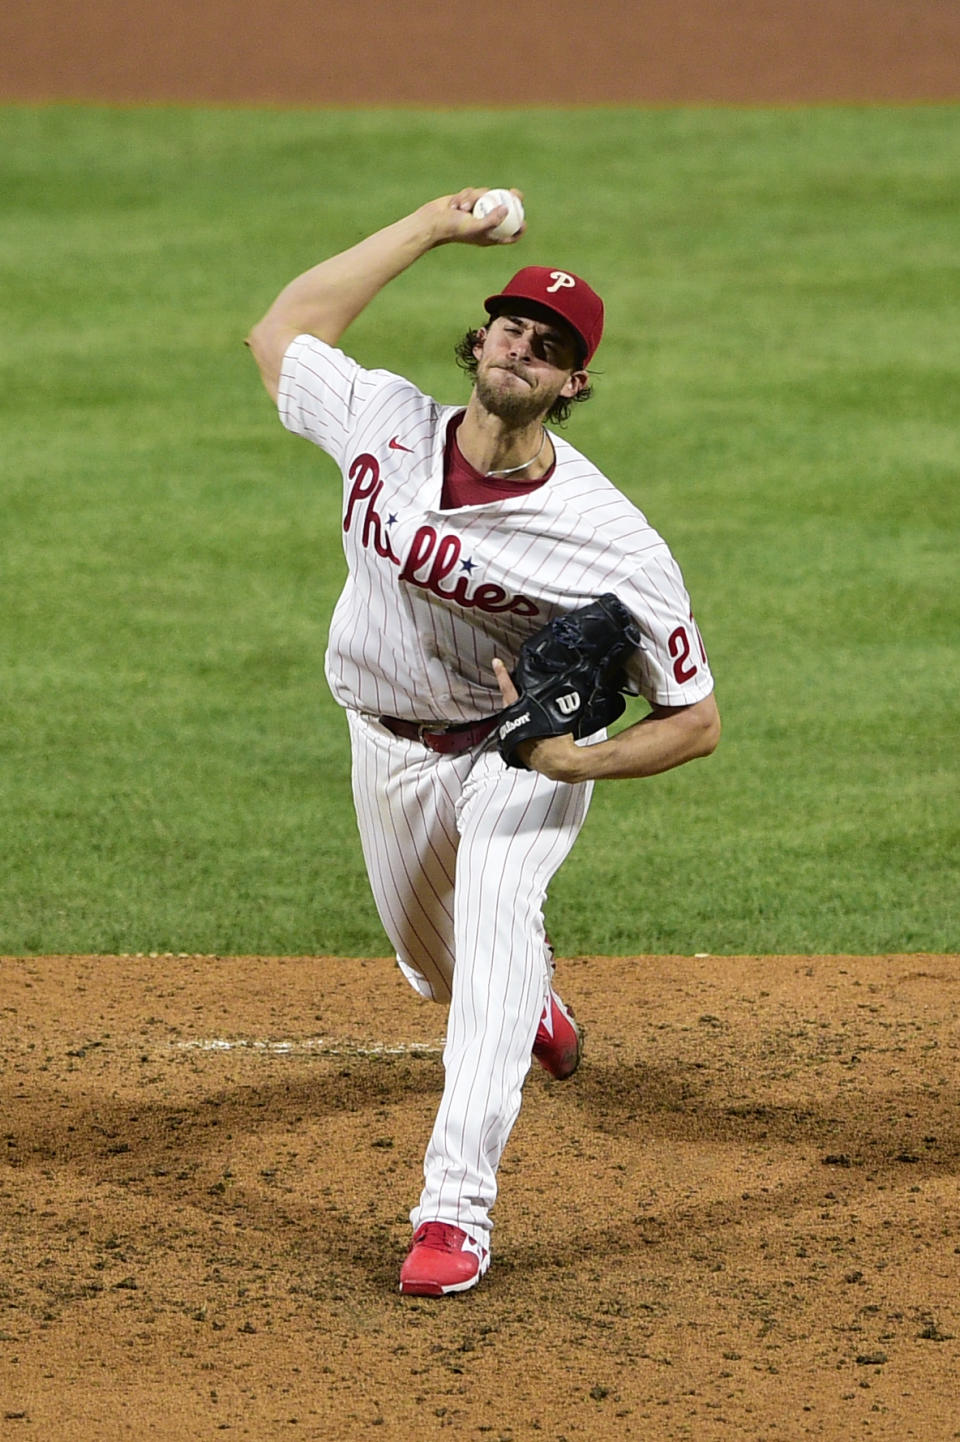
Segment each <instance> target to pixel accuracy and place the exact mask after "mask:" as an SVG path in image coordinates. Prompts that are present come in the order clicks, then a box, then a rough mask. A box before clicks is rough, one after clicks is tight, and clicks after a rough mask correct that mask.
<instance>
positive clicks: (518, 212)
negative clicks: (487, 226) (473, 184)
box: [473, 190, 523, 240]
mask: <svg viewBox="0 0 960 1442" xmlns="http://www.w3.org/2000/svg"><path fill="white" fill-rule="evenodd" d="M498 205H505V206H507V207H508V209H507V213H506V215H505V216H504V218H503V220H501V222H500V224H499V225H495V226H494V228H493V230H491V231H490V237H491V239H493V240H509V239H510V237H511V235H516V233H517V231H518V230H519V229H520V227H521V225H522V224H523V206H522V205H521V204H520V201H519V199H518V198H517V196H515V195H514V193H513V191H512V190H487V191H485V192H484V193H483V195H481V197H480V199H479V200H478V201H477V203H476V205H475V206H474V207H473V213H474V215H475V216H476V217H477V219H478V220H482V219H483V217H484V216H485V215H489V214H490V212H491V210H496V208H497V206H498Z"/></svg>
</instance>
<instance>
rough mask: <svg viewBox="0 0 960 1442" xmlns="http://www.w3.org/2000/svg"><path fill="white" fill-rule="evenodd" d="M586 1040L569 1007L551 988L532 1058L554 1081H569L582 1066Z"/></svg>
mask: <svg viewBox="0 0 960 1442" xmlns="http://www.w3.org/2000/svg"><path fill="white" fill-rule="evenodd" d="M582 1051H583V1036H582V1034H581V1032H580V1028H579V1027H578V1026H577V1023H576V1022H575V1021H574V1019H573V1013H572V1012H571V1011H570V1009H569V1007H566V1006H564V1004H563V1002H562V1001H561V1000H560V998H559V997H558V996H557V994H556V992H555V991H554V990H553V988H552V987H551V989H550V992H549V995H548V996H547V1001H546V1005H545V1006H544V1008H543V1016H542V1017H541V1018H540V1025H539V1026H538V1027H537V1035H536V1037H535V1038H534V1042H533V1054H534V1056H535V1057H536V1059H537V1061H538V1062H539V1063H540V1065H541V1066H542V1067H544V1068H545V1070H546V1071H548V1072H549V1073H550V1075H551V1076H552V1077H553V1079H554V1081H566V1079H567V1077H571V1076H573V1074H574V1072H575V1071H576V1069H577V1067H578V1066H579V1065H580V1055H581V1052H582Z"/></svg>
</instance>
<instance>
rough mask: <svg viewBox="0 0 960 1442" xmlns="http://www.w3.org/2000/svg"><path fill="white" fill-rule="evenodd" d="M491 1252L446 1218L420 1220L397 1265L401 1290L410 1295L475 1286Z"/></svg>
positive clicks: (439, 1293)
mask: <svg viewBox="0 0 960 1442" xmlns="http://www.w3.org/2000/svg"><path fill="white" fill-rule="evenodd" d="M489 1265H490V1253H489V1252H488V1251H487V1249H486V1247H481V1245H480V1243H479V1242H475V1241H474V1240H473V1238H472V1237H468V1236H467V1234H466V1232H464V1231H461V1229H460V1228H459V1227H454V1226H452V1225H451V1224H450V1223H449V1222H423V1223H421V1225H420V1226H419V1227H418V1228H417V1230H416V1231H415V1232H414V1234H413V1241H412V1242H411V1243H410V1250H409V1252H408V1253H407V1259H406V1261H405V1262H404V1264H403V1266H402V1267H401V1268H400V1290H401V1292H404V1293H406V1295H407V1296H410V1297H444V1296H446V1294H447V1293H448V1292H466V1291H467V1290H468V1289H469V1288H470V1287H475V1286H476V1285H477V1283H478V1282H479V1280H480V1278H481V1277H482V1276H483V1274H484V1272H485V1271H486V1270H487V1268H488V1267H489Z"/></svg>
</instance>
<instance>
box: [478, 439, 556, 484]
mask: <svg viewBox="0 0 960 1442" xmlns="http://www.w3.org/2000/svg"><path fill="white" fill-rule="evenodd" d="M546 444H547V433H546V431H544V433H543V440H542V441H541V442H540V449H539V450H538V451H537V454H536V455H535V456H531V457H530V459H529V461H524V463H523V465H522V466H510V467H509V469H508V470H505V471H487V475H488V476H515V475H516V474H517V472H518V471H526V470H529V468H530V467H531V466H532V465H535V464H536V463H537V461H539V459H540V457H541V456H542V455H543V452H544V449H545V447H546Z"/></svg>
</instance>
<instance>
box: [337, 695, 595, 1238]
mask: <svg viewBox="0 0 960 1442" xmlns="http://www.w3.org/2000/svg"><path fill="white" fill-rule="evenodd" d="M347 715H348V719H349V723H350V734H351V740H352V744H353V796H354V804H355V806H356V811H357V821H358V824H359V828H360V840H361V844H362V847H363V855H364V860H365V862H366V867H367V873H368V876H369V878H370V884H371V887H372V889H373V895H374V899H375V901H376V904H377V910H378V911H379V913H380V919H381V921H382V922H383V926H384V928H385V930H386V932H387V935H388V936H389V938H390V941H391V943H392V945H393V947H394V948H395V950H396V953H397V960H398V962H399V963H400V967H401V969H402V970H403V973H404V975H405V976H406V977H407V979H408V981H409V982H410V983H411V985H412V986H413V987H415V988H416V990H417V991H418V992H420V994H421V995H422V996H425V997H429V998H431V999H432V1000H434V1001H441V1002H445V1001H449V1002H450V1010H449V1015H448V1019H447V1039H446V1046H445V1047H444V1052H443V1065H444V1077H445V1081H444V1089H443V1096H442V1098H441V1101H440V1107H439V1110H438V1112H437V1118H436V1121H435V1123H434V1128H433V1134H432V1136H431V1138H430V1142H429V1145H428V1147H427V1152H426V1156H425V1158H424V1164H423V1174H424V1188H423V1192H422V1194H421V1197H420V1203H419V1206H417V1207H415V1208H414V1210H413V1211H412V1212H411V1214H410V1217H411V1221H412V1222H413V1225H414V1227H415V1228H416V1227H417V1226H418V1225H419V1223H420V1222H421V1221H425V1222H430V1221H443V1222H452V1223H453V1224H454V1225H456V1226H458V1227H462V1228H463V1230H464V1231H466V1232H469V1233H470V1234H471V1235H472V1236H473V1237H474V1238H475V1239H476V1240H477V1241H480V1242H484V1243H486V1241H487V1237H488V1233H489V1231H490V1227H491V1222H490V1217H489V1211H490V1208H491V1207H492V1205H493V1202H494V1199H495V1197H496V1194H497V1168H498V1166H499V1164H500V1158H501V1156H502V1154H503V1149H504V1147H505V1146H506V1144H507V1138H508V1137H509V1135H510V1131H511V1129H512V1127H513V1124H514V1122H515V1121H516V1119H517V1116H518V1115H519V1112H520V1101H521V1092H522V1088H523V1083H524V1079H525V1077H526V1074H527V1071H528V1069H529V1067H530V1052H531V1047H532V1046H533V1040H534V1037H535V1035H536V1031H537V1025H538V1022H539V1020H540V1016H541V1013H542V1011H543V1004H544V1001H545V999H546V995H547V990H548V987H549V983H550V974H551V959H550V952H549V949H548V948H547V945H546V942H545V937H544V925H543V906H544V902H545V899H546V894H547V887H548V885H549V883H550V880H551V878H552V877H553V875H554V873H555V872H556V871H557V869H558V867H559V866H560V864H561V863H562V862H563V860H564V859H565V858H566V856H567V854H568V852H569V851H570V848H571V846H572V845H573V843H574V841H575V840H576V837H577V834H578V833H579V831H580V828H581V826H582V825H583V822H584V819H585V817H586V814H587V808H588V807H589V804H590V797H591V795H592V791H593V787H592V783H581V784H580V785H577V786H569V785H565V784H562V783H557V782H553V781H548V780H547V779H546V778H545V777H543V776H540V775H539V774H538V773H537V772H534V771H523V770H515V769H512V768H509V767H506V766H505V765H504V764H503V762H502V761H501V759H500V756H499V754H498V752H497V750H496V746H495V745H494V744H493V743H492V742H488V743H487V744H486V745H485V746H483V747H481V748H480V749H479V750H477V749H476V748H473V749H472V750H469V751H465V752H461V753H460V755H457V756H441V755H438V754H437V753H436V752H434V751H428V750H427V749H426V748H425V747H424V746H422V745H421V744H420V743H419V742H418V741H406V740H404V739H403V738H401V737H397V736H394V735H393V734H392V733H391V732H389V731H387V730H386V729H385V728H384V727H383V726H380V725H379V724H378V723H377V722H375V721H372V720H371V719H370V718H368V717H363V716H359V715H357V714H356V713H355V712H348V713H347Z"/></svg>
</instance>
